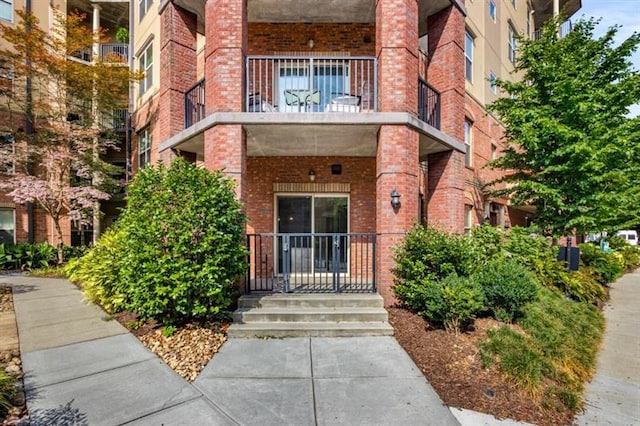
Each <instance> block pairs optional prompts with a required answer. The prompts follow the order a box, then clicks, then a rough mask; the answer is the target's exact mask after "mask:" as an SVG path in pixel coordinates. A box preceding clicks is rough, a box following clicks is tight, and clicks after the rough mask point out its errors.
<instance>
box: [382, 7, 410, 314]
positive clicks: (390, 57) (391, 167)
mask: <svg viewBox="0 0 640 426" xmlns="http://www.w3.org/2000/svg"><path fill="white" fill-rule="evenodd" d="M417 49H418V5H417V2H416V0H379V1H378V2H377V6H376V52H377V56H378V78H379V80H378V87H379V90H378V93H379V96H378V108H379V110H380V111H383V112H389V111H404V112H409V113H412V114H416V111H417V105H418V98H417V96H418V89H417V83H418V50H417ZM418 170H419V162H418V134H417V133H416V132H415V131H414V130H412V129H410V128H408V127H407V126H381V128H380V131H379V133H378V148H377V153H376V233H377V235H378V239H377V243H378V245H377V259H376V280H377V283H378V291H379V292H380V294H381V295H382V297H383V298H384V301H385V305H386V306H390V305H393V304H394V303H395V302H396V299H395V297H394V296H393V291H392V286H393V274H392V273H391V269H392V268H393V267H394V262H393V249H394V247H395V246H396V245H397V244H399V243H400V242H401V241H402V239H403V238H404V235H405V232H406V231H407V230H408V229H410V228H411V227H412V226H413V224H414V223H416V222H417V221H418V203H419V188H418ZM394 189H395V190H397V191H398V192H399V193H400V196H401V198H400V202H401V206H400V208H399V209H396V210H394V209H393V207H392V206H391V196H390V194H391V191H392V190H394Z"/></svg>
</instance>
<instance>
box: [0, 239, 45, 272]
mask: <svg viewBox="0 0 640 426" xmlns="http://www.w3.org/2000/svg"><path fill="white" fill-rule="evenodd" d="M56 256H57V252H56V248H55V247H53V246H52V245H49V244H47V243H38V244H31V243H21V244H4V243H0V265H1V268H2V269H33V268H41V267H46V266H51V265H54V264H55V263H56V261H57V257H56Z"/></svg>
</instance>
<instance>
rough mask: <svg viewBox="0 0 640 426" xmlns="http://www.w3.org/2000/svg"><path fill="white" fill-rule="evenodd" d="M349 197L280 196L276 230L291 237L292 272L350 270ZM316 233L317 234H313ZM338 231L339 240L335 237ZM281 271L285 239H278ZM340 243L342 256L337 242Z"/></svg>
mask: <svg viewBox="0 0 640 426" xmlns="http://www.w3.org/2000/svg"><path fill="white" fill-rule="evenodd" d="M348 213H349V207H348V196H346V195H327V196H325V195H278V196H277V202H276V220H277V224H276V232H277V233H278V234H295V235H292V236H291V237H290V239H289V241H290V243H289V245H290V247H289V250H290V265H289V266H290V268H288V270H290V271H291V273H314V272H334V271H336V270H337V271H338V272H342V273H346V272H347V265H348V262H347V259H348V247H347V236H346V234H347V233H348V217H349V215H348ZM312 234H313V236H312ZM336 234H340V235H338V237H337V241H336V240H334V237H335V235H336ZM278 241H279V242H278V254H279V256H278V258H279V259H278V270H279V271H283V256H282V249H283V247H282V241H281V238H278ZM335 244H339V245H340V247H341V250H338V251H337V253H339V255H338V256H334V253H335V251H334V245H335Z"/></svg>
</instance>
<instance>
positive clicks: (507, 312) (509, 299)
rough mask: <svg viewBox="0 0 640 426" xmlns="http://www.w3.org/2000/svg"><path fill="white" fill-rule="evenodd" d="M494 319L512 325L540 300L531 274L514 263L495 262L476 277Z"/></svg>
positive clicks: (499, 260) (511, 261)
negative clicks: (527, 305) (532, 304)
mask: <svg viewBox="0 0 640 426" xmlns="http://www.w3.org/2000/svg"><path fill="white" fill-rule="evenodd" d="M475 278H476V280H477V281H478V283H479V284H480V286H481V287H482V290H483V292H484V295H485V298H486V304H487V308H488V309H489V310H490V311H491V313H492V314H493V316H494V317H495V318H496V319H498V320H500V321H504V322H511V321H513V319H514V318H515V317H517V316H519V315H520V314H521V313H522V308H523V306H525V304H527V303H529V302H532V301H534V300H536V298H537V294H538V283H537V282H536V280H535V278H534V276H533V275H532V274H531V272H529V270H528V269H527V268H526V267H525V266H524V265H522V264H521V263H519V262H517V261H515V260H512V259H495V260H493V261H491V262H489V263H488V264H487V265H486V266H485V267H484V268H483V269H481V270H480V271H478V272H477V273H476V274H475Z"/></svg>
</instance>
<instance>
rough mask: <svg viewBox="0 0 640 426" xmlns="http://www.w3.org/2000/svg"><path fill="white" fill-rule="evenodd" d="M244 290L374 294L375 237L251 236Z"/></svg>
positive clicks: (351, 235)
mask: <svg viewBox="0 0 640 426" xmlns="http://www.w3.org/2000/svg"><path fill="white" fill-rule="evenodd" d="M247 248H248V249H249V253H250V254H249V256H248V261H249V269H248V271H247V281H246V285H247V292H249V293H250V292H256V291H282V292H306V293H328V292H329V293H331V292H336V293H339V292H352V293H353V292H356V293H358V292H359V293H363V292H375V291H376V272H375V271H376V260H375V259H376V236H375V234H320V233H317V234H249V235H247Z"/></svg>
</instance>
